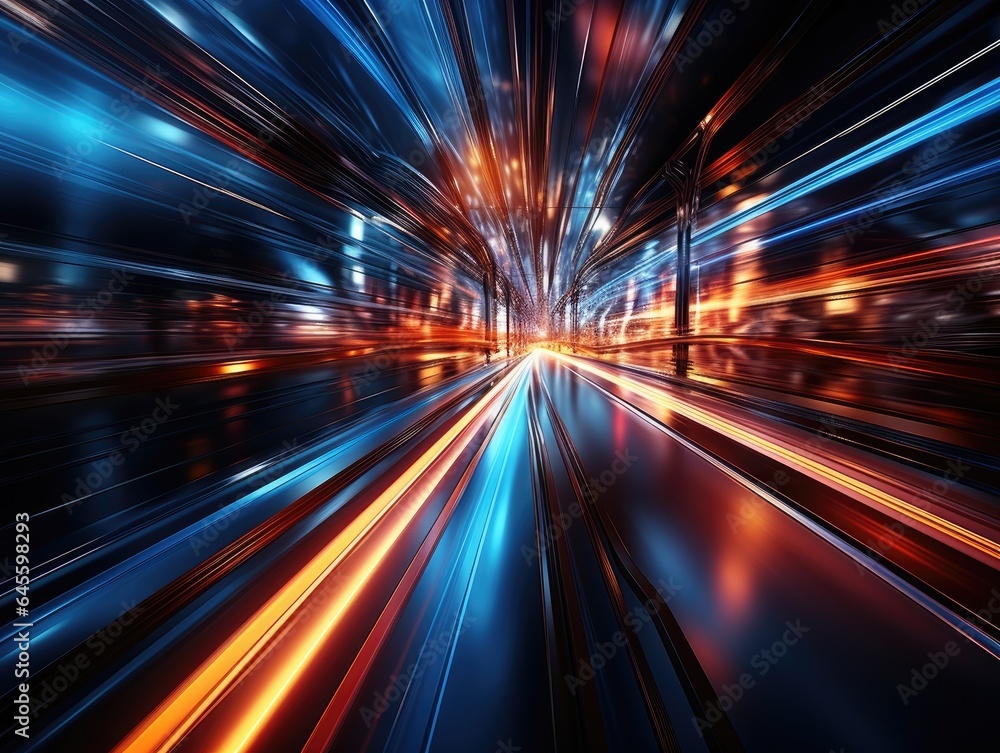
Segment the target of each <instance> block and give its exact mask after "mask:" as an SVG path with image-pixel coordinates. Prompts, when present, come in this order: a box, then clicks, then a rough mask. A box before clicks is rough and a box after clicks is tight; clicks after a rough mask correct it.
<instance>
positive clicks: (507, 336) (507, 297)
mask: <svg viewBox="0 0 1000 753" xmlns="http://www.w3.org/2000/svg"><path fill="white" fill-rule="evenodd" d="M503 291H504V311H505V312H506V319H507V325H506V327H505V328H504V339H505V340H506V341H507V358H510V283H509V282H506V281H504V288H503Z"/></svg>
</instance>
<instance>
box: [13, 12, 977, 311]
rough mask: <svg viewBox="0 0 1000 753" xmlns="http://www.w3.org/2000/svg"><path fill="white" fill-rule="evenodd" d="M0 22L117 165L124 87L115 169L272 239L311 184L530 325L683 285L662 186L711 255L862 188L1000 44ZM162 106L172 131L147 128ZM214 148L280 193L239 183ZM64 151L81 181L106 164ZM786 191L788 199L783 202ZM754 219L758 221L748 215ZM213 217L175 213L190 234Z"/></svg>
mask: <svg viewBox="0 0 1000 753" xmlns="http://www.w3.org/2000/svg"><path fill="white" fill-rule="evenodd" d="M3 7H4V9H5V10H6V12H7V13H8V14H9V15H10V16H11V17H13V18H15V19H17V20H18V21H20V22H21V24H22V26H21V29H22V30H24V31H23V34H22V36H21V39H20V45H29V46H30V45H31V44H32V41H33V39H35V38H36V37H35V35H37V38H45V39H47V40H48V39H51V40H54V42H55V43H56V44H55V47H53V48H52V49H51V51H49V50H47V51H46V52H45V54H44V55H43V54H41V53H40V54H39V55H38V57H42V58H43V59H44V64H43V65H42V66H38V67H36V68H35V70H34V71H33V72H32V75H33V76H34V77H36V79H37V80H38V84H39V90H40V91H46V92H48V93H49V95H50V96H51V98H52V100H53V102H51V103H49V106H50V107H51V109H52V110H53V111H54V112H52V113H51V115H52V116H53V117H56V118H59V119H66V118H71V117H76V118H84V119H87V118H89V119H91V120H92V121H93V122H92V124H91V127H93V128H96V129H97V131H98V133H97V134H96V135H95V136H94V139H95V140H96V141H97V142H103V141H105V140H106V139H105V138H104V136H105V135H106V134H102V133H100V129H101V125H100V123H101V122H102V120H107V116H108V113H107V112H101V111H99V110H96V109H94V110H93V111H90V112H88V108H87V107H86V106H85V105H80V109H79V110H78V111H76V112H75V113H74V112H73V110H72V108H74V106H76V105H77V104H78V103H79V102H80V98H81V97H83V98H85V99H86V97H87V93H86V91H85V88H86V87H88V86H90V87H95V88H101V87H105V86H107V85H108V84H107V83H106V82H107V81H108V80H111V81H115V82H123V83H125V84H134V85H135V86H136V88H135V89H133V93H134V94H135V100H136V101H135V102H129V101H127V100H126V101H125V102H124V103H123V104H121V103H120V108H119V109H120V111H119V112H117V113H114V114H113V115H112V117H111V120H112V123H111V126H110V127H109V129H110V128H113V129H114V130H116V131H122V130H125V131H127V133H126V135H127V136H128V139H129V140H131V141H133V142H134V143H133V147H134V150H133V149H129V148H128V147H127V146H121V144H120V139H119V137H120V136H121V135H122V134H121V133H116V134H114V136H115V138H114V139H113V140H112V142H118V143H111V148H112V149H114V150H116V151H118V152H120V154H121V155H123V156H126V155H127V157H128V158H129V159H131V160H137V161H140V162H149V163H154V164H155V165H156V167H158V168H160V169H161V170H165V171H176V172H179V173H182V174H183V175H185V176H186V177H187V178H189V179H190V180H192V181H200V182H201V183H202V184H208V185H207V186H205V188H206V191H211V190H212V189H217V190H219V191H222V192H232V193H235V194H238V198H240V199H242V200H243V201H244V202H245V204H246V206H248V207H249V206H252V207H258V206H263V207H264V208H265V209H266V210H267V211H268V212H271V213H273V214H274V215H277V216H278V217H287V215H286V212H285V211H283V209H282V206H281V202H283V201H288V200H289V197H287V196H284V195H282V194H281V192H282V191H283V190H284V187H285V186H287V184H288V183H292V184H295V185H296V186H298V187H299V189H301V192H304V193H306V194H312V195H313V196H314V197H318V198H319V199H323V200H326V201H328V202H329V203H330V204H332V205H334V206H336V207H338V208H341V209H344V210H347V211H349V212H350V213H352V214H355V215H357V216H358V217H360V218H361V219H362V220H363V221H364V222H365V223H370V224H373V225H375V226H377V227H378V228H379V229H380V230H383V231H385V232H386V233H388V234H389V235H391V236H395V237H396V238H397V239H398V240H399V242H401V243H403V244H405V245H406V246H408V247H412V248H413V249H419V250H420V251H422V252H424V253H431V254H435V255H445V254H448V255H451V256H453V257H454V259H455V260H456V263H458V264H459V265H460V266H461V267H462V268H464V269H466V270H467V271H470V272H471V273H472V275H473V276H474V277H475V276H476V275H478V274H481V272H480V270H487V269H490V268H491V267H492V265H493V264H496V266H497V268H498V271H499V274H500V278H499V279H503V280H506V281H507V282H509V284H510V286H511V289H512V293H513V295H514V296H515V300H517V301H518V306H519V310H521V311H522V312H535V314H533V315H537V312H540V311H541V312H549V315H553V314H556V315H561V314H562V313H563V312H564V311H565V305H566V303H567V299H568V297H569V296H571V295H572V294H573V292H574V291H580V290H582V291H584V298H585V300H586V299H587V297H588V296H590V297H591V299H592V300H594V298H593V296H595V295H598V297H599V294H600V292H601V290H602V286H609V285H610V286H613V285H614V284H615V283H616V282H618V283H619V284H620V282H621V279H620V277H621V275H620V274H619V275H617V276H616V275H615V274H614V273H613V270H614V269H615V263H616V261H621V260H625V261H624V263H625V265H627V266H626V267H623V268H625V269H631V268H634V267H635V266H636V262H637V260H638V258H639V257H637V256H636V254H643V255H644V259H643V260H644V261H646V260H647V259H648V257H649V256H655V257H657V260H656V261H654V262H653V264H654V265H660V266H664V265H665V264H666V263H667V262H666V259H667V257H668V256H670V255H671V254H672V252H673V249H674V247H675V242H676V238H675V237H674V235H672V233H671V228H672V227H673V226H674V223H675V211H676V201H675V196H676V190H675V188H676V185H675V182H673V181H671V180H670V179H669V175H670V173H671V170H672V168H671V165H677V164H678V163H679V164H681V165H686V166H687V167H688V168H690V167H692V166H694V165H695V164H696V163H697V164H698V165H702V166H703V167H702V170H701V171H700V177H699V179H698V181H699V186H700V191H699V194H700V205H701V211H702V213H703V214H705V213H706V212H707V214H708V216H709V218H710V219H709V222H708V223H707V225H708V229H709V230H712V229H714V230H716V233H715V234H714V235H718V234H719V233H721V232H722V231H723V230H724V229H725V228H724V226H725V225H726V224H727V223H728V224H729V226H730V227H732V226H735V225H737V224H739V223H742V222H748V221H750V220H752V219H753V218H754V217H755V216H757V215H759V214H761V213H762V212H763V211H764V209H766V210H767V211H774V210H776V209H780V207H781V206H782V205H784V204H786V203H788V202H789V201H790V200H792V199H794V198H801V197H802V196H808V195H809V194H811V193H813V192H816V191H819V190H820V189H822V188H823V187H824V186H826V185H828V184H829V183H830V182H832V181H834V180H837V181H843V180H845V179H846V178H847V177H849V175H850V174H852V173H853V172H859V171H861V170H863V169H864V168H865V167H866V166H867V165H868V164H870V163H868V162H866V161H865V159H863V156H864V155H861V156H856V157H855V159H853V160H851V159H848V162H847V165H846V167H845V169H844V170H841V171H840V173H839V174H838V175H836V176H831V175H829V172H830V170H829V166H830V165H831V164H834V163H835V161H836V159H837V158H840V157H842V156H847V155H850V154H851V153H852V152H854V153H855V155H857V154H858V153H859V151H858V150H860V151H864V150H865V149H868V150H869V151H870V150H871V144H870V142H871V139H870V136H869V132H868V130H867V129H865V128H861V127H859V126H860V125H861V124H862V123H867V122H869V121H871V120H872V119H875V120H876V121H877V126H878V127H879V132H880V133H888V132H890V131H895V132H896V136H895V138H894V139H892V140H891V143H890V144H888V147H887V149H888V151H887V152H885V153H884V154H883V155H881V156H880V157H879V159H885V157H886V155H891V154H896V153H898V152H900V151H902V150H903V149H906V148H908V146H909V144H910V143H912V142H913V140H914V139H913V138H912V131H913V130H915V129H916V128H918V127H919V126H920V125H921V124H919V123H916V122H914V121H913V120H912V118H911V116H910V115H909V114H910V113H912V112H913V111H914V104H915V102H919V103H921V104H923V103H931V104H938V103H939V102H940V93H939V90H942V89H946V88H947V87H948V86H949V84H950V82H949V81H947V80H944V79H947V78H948V77H949V76H950V77H953V78H959V77H961V79H962V80H964V81H970V80H974V76H975V75H976V72H977V71H978V72H980V73H984V72H986V71H988V70H990V69H991V68H995V59H994V56H992V55H985V54H978V55H977V53H982V51H983V50H986V49H987V48H989V47H990V45H991V43H993V42H994V41H995V38H996V29H997V23H996V19H994V18H991V17H990V15H989V12H988V7H989V3H983V2H978V3H975V2H973V3H942V4H935V5H933V6H929V7H927V8H924V9H920V12H919V13H916V14H909V13H902V12H894V10H893V8H894V7H895V6H891V5H889V6H883V5H881V4H879V3H867V2H864V3H863V2H850V3H833V2H809V3H781V2H750V0H726V2H715V3H712V2H694V3H685V2H676V3H675V2H641V3H640V2H636V3H610V2H598V3H594V2H576V1H575V0H563V1H562V2H560V3H552V4H551V6H549V5H546V4H534V3H522V2H506V3H500V2H493V3H489V2H482V3H480V2H475V3H462V2H454V3H450V2H444V3H438V2H433V3H416V2H403V0H394V1H393V2H388V3H385V4H379V3H375V2H372V3H362V2H357V3H353V2H342V3H340V2H338V3H328V2H320V1H319V0H316V1H315V2H313V1H307V2H282V3H254V2H240V1H238V0H220V1H219V2H192V3H183V4H179V3H172V2H168V1H167V0H163V2H147V3H138V4H128V5H125V4H121V3H111V2H94V3H87V4H82V3H81V4H78V5H68V6H63V5H59V4H57V5H55V6H53V8H52V9H49V8H48V6H46V5H44V4H42V3H32V2H23V3H15V2H4V3H3ZM911 16H912V17H911ZM15 49H16V48H15ZM57 50H58V52H57ZM66 56H68V58H67V57H66ZM24 58H25V56H23V55H22V56H21V58H20V59H21V60H23V59H24ZM18 60H19V58H18V57H16V56H15V57H13V63H14V64H15V65H17V63H18ZM45 65H48V66H59V65H63V66H65V65H69V66H71V67H72V69H73V75H74V76H76V77H78V78H77V79H76V80H75V81H74V83H73V84H70V83H69V82H68V81H66V80H65V79H64V78H63V80H61V79H60V78H59V77H56V76H52V75H50V74H48V73H46V68H45ZM81 66H82V69H81V68H80V67H81ZM939 75H940V76H941V78H942V80H941V81H935V83H934V86H929V87H927V86H923V85H924V84H925V83H926V82H927V81H929V80H931V79H934V78H935V77H937V76H939ZM81 87H83V88H81ZM979 94H980V97H979V99H982V97H983V96H986V95H989V94H991V92H984V91H981V92H979ZM8 96H10V95H9V93H8ZM146 100H148V101H149V102H152V103H154V104H155V106H156V107H157V108H159V109H160V110H161V112H159V113H155V112H149V111H148V110H147V109H145V108H143V110H142V113H143V114H141V115H136V116H135V117H133V113H132V111H133V110H134V109H135V108H136V107H138V106H139V103H141V102H145V101H146ZM973 100H974V101H970V102H969V103H968V110H967V111H966V112H965V113H961V114H960V116H959V117H960V119H962V118H970V117H973V114H972V110H973V109H974V108H975V105H976V103H977V101H978V100H976V98H975V97H974V98H973ZM12 109H14V111H13V113H12V114H13V115H14V117H15V118H16V117H17V110H16V108H12ZM929 109H933V108H932V107H931V108H929ZM904 113H907V114H905V115H904ZM946 115H954V113H950V112H949V113H943V114H940V117H945V116H946ZM116 118H118V119H120V121H121V122H119V120H116ZM140 120H142V121H143V122H139V121H140ZM67 127H68V126H67ZM133 129H135V130H134V131H133ZM197 131H200V132H201V133H202V134H205V135H206V136H208V137H210V140H206V138H204V137H203V136H201V135H198V134H197V133H196V132H197ZM213 142H214V143H213ZM215 143H221V144H225V145H226V146H227V147H229V148H230V149H233V150H235V151H237V152H239V153H240V154H241V155H243V156H244V157H246V158H248V159H249V160H250V161H252V162H253V163H256V165H259V166H261V167H262V168H264V170H265V171H266V172H263V173H261V172H259V171H256V170H254V171H253V173H252V174H251V172H250V169H242V168H241V169H240V170H238V171H237V174H236V175H235V176H234V175H230V174H228V172H227V171H226V170H225V168H224V167H223V168H221V169H220V167H219V165H225V161H224V160H223V159H221V158H220V157H219V155H218V153H217V152H216V149H217V147H216V146H215ZM94 146H95V145H87V150H88V153H89V151H90V150H92V149H93V147H94ZM67 151H69V153H70V154H69V156H67V158H66V160H67V163H68V164H67V167H74V168H75V167H76V166H77V164H78V163H79V162H80V161H85V160H89V159H90V158H89V157H87V158H85V157H83V156H82V155H78V154H76V153H75V152H76V151H77V150H76V149H75V148H73V147H71V148H70V149H68V150H67ZM107 151H108V150H106V149H104V150H102V156H101V159H105V158H107V157H108V155H107ZM213 159H214V160H215V161H216V163H217V165H216V168H215V170H214V171H212V170H206V168H207V165H205V164H204V163H205V162H211V161H213ZM199 163H201V164H199ZM240 164H242V163H240ZM150 174H154V173H150ZM793 182H794V183H795V186H797V187H800V189H801V190H799V191H797V192H796V193H795V194H794V195H792V194H791V193H790V192H788V191H786V192H784V193H782V192H781V191H778V192H774V187H775V186H778V185H787V184H790V183H793ZM220 183H223V184H224V185H219V184H220ZM197 186H198V184H197V183H195V184H194V187H195V189H196V191H197ZM748 186H749V188H747V187H748ZM734 193H737V194H738V196H736V197H732V198H730V197H731V195H732V194H734ZM206 195H207V194H206ZM215 195H217V194H215V193H214V191H213V192H212V194H211V196H212V197H214V196H215ZM764 195H767V196H768V201H769V202H770V204H769V205H768V206H767V207H765V208H764V209H759V210H758V211H756V212H751V211H745V210H744V211H743V215H742V216H741V215H740V214H739V211H737V210H738V209H742V208H743V207H745V206H746V205H747V204H748V203H749V204H754V203H759V202H760V201H761V200H762V197H763V196H764ZM299 199H300V200H301V197H299ZM727 199H728V202H727V203H726V204H725V206H724V208H722V206H721V205H719V202H723V201H726V200H727ZM197 200H198V195H197V192H196V193H195V194H194V195H193V197H192V200H191V201H189V202H185V204H184V206H183V207H181V212H182V215H183V214H184V213H187V217H185V220H186V221H187V219H188V218H190V217H193V216H194V214H195V213H197V212H199V208H198V207H197V206H196V203H197ZM738 200H742V203H739V202H738ZM713 206H716V207H717V211H716V212H715V213H714V214H713V211H712V210H713ZM734 207H736V208H737V209H736V210H734ZM227 209H229V211H238V209H233V208H232V207H227ZM311 211H312V212H313V214H321V213H322V209H321V208H317V207H315V206H313V207H312V208H311ZM734 212H735V213H734ZM702 224H703V226H704V225H705V222H704V220H703V221H702ZM712 237H713V234H711V233H709V234H705V233H703V232H702V233H699V234H696V236H695V246H694V259H695V261H697V260H698V259H699V258H703V257H704V258H710V257H712V256H713V255H719V254H721V253H724V252H725V250H726V249H725V248H723V245H722V244H721V243H713V242H712ZM244 253H246V254H252V253H253V252H252V250H250V249H247V250H246V251H245V252H244ZM649 267H650V263H648V262H647V263H646V264H645V268H647V269H648V268H649ZM605 289H606V288H605ZM591 308H593V307H591ZM584 310H585V314H584V318H586V316H587V315H588V314H587V313H586V312H587V310H588V307H587V305H586V303H585V304H584ZM537 318H538V322H539V324H541V325H542V326H544V325H545V324H546V323H547V321H546V317H545V316H538V317H537Z"/></svg>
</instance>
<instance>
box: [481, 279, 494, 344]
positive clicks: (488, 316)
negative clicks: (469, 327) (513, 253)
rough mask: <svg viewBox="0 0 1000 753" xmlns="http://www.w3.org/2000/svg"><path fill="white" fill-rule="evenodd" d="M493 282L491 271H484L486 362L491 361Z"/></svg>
mask: <svg viewBox="0 0 1000 753" xmlns="http://www.w3.org/2000/svg"><path fill="white" fill-rule="evenodd" d="M492 298H493V284H492V282H491V281H490V273H489V272H483V339H484V340H485V341H486V349H485V350H486V363H489V362H490V350H491V342H492V341H491V337H490V335H491V330H492V324H491V320H492V318H493V316H492V315H493V301H492V300H491V299H492Z"/></svg>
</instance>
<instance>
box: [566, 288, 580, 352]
mask: <svg viewBox="0 0 1000 753" xmlns="http://www.w3.org/2000/svg"><path fill="white" fill-rule="evenodd" d="M569 323H570V327H571V328H572V332H571V333H570V342H571V344H572V346H573V352H574V353H576V346H577V342H578V341H579V338H580V291H579V289H576V288H574V290H573V296H572V298H571V299H570V314H569Z"/></svg>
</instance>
